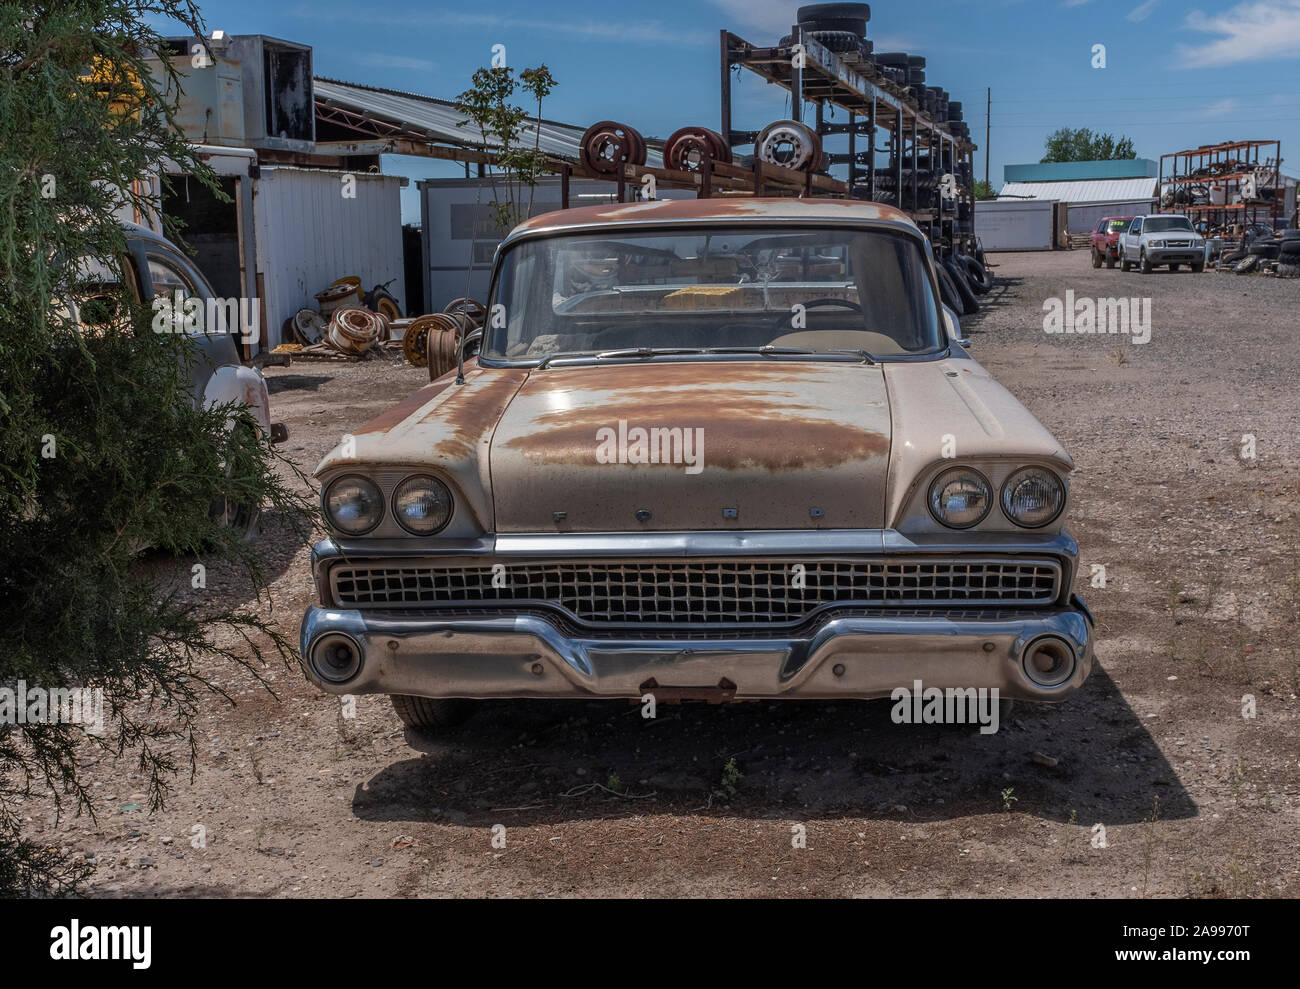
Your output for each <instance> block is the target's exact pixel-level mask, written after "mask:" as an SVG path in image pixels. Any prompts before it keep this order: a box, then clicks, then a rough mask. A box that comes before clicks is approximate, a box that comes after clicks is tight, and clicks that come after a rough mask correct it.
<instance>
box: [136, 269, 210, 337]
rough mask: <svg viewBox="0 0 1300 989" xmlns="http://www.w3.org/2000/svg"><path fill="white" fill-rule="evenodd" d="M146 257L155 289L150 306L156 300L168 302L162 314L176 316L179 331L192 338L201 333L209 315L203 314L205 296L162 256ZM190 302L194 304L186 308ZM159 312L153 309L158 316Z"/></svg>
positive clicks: (190, 280)
mask: <svg viewBox="0 0 1300 989" xmlns="http://www.w3.org/2000/svg"><path fill="white" fill-rule="evenodd" d="M145 257H146V259H147V260H148V262H149V281H150V282H151V283H152V285H153V299H151V300H150V302H151V304H152V303H154V301H155V300H162V301H164V302H166V304H167V307H166V308H165V309H164V310H163V311H164V312H168V311H170V312H171V313H173V315H174V317H175V319H176V320H177V327H178V329H183V330H184V332H186V333H191V334H195V333H202V332H203V331H204V323H203V320H204V316H205V315H206V314H205V313H204V311H203V302H204V300H203V293H202V292H201V291H200V290H199V287H198V286H197V285H195V284H194V280H193V279H192V278H190V276H189V274H188V273H187V272H186V271H185V270H184V269H183V268H181V267H180V266H179V265H177V264H176V263H175V262H173V261H171V260H170V259H169V258H166V257H163V256H162V255H161V254H148V255H146V256H145ZM188 299H194V300H195V303H194V304H186V300H188ZM160 308H161V307H160V306H158V305H154V313H155V315H157V314H158V312H159V309H160Z"/></svg>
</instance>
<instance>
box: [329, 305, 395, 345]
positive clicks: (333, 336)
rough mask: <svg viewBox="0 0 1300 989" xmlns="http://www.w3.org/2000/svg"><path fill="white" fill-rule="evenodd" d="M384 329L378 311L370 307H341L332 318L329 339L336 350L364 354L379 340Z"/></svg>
mask: <svg viewBox="0 0 1300 989" xmlns="http://www.w3.org/2000/svg"><path fill="white" fill-rule="evenodd" d="M382 330H383V324H382V320H381V319H380V317H379V315H378V313H372V312H371V311H370V310H369V309H340V310H338V311H337V312H336V313H335V314H334V316H333V318H332V319H331V320H330V328H329V337H328V339H329V342H330V343H331V344H332V345H333V346H334V348H335V349H336V350H341V351H343V352H344V353H348V354H363V353H365V352H366V351H367V350H369V349H370V348H371V347H373V346H374V345H375V343H376V342H377V341H378V340H379V334H380V333H381V332H382Z"/></svg>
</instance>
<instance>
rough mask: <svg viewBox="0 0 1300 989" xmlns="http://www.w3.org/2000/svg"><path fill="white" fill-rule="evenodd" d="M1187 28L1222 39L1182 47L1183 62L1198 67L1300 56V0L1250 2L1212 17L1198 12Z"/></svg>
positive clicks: (1189, 21)
mask: <svg viewBox="0 0 1300 989" xmlns="http://www.w3.org/2000/svg"><path fill="white" fill-rule="evenodd" d="M1185 26H1186V27H1187V28H1188V29H1190V30H1192V31H1200V32H1202V33H1204V34H1213V35H1218V36H1219V37H1217V38H1216V39H1215V40H1213V41H1208V42H1206V43H1205V44H1203V45H1193V46H1187V45H1184V46H1182V47H1181V49H1180V54H1179V58H1180V60H1182V61H1185V62H1188V63H1192V64H1194V65H1195V66H1196V67H1197V68H1205V67H1207V66H1223V65H1235V64H1237V63H1239V62H1257V61H1264V60H1266V59H1270V58H1287V57H1296V56H1300V0H1248V2H1246V3H1239V4H1237V6H1235V7H1233V8H1232V9H1230V10H1226V11H1223V12H1222V13H1217V14H1214V15H1209V16H1207V15H1206V14H1204V13H1202V12H1201V11H1199V10H1194V11H1192V12H1191V13H1190V14H1188V15H1187V20H1186V22H1185Z"/></svg>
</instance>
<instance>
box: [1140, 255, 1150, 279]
mask: <svg viewBox="0 0 1300 989" xmlns="http://www.w3.org/2000/svg"><path fill="white" fill-rule="evenodd" d="M1138 270H1140V271H1141V272H1142V274H1144V275H1149V274H1151V259H1150V258H1149V257H1147V252H1146V251H1145V250H1144V251H1143V252H1142V253H1141V254H1140V255H1138Z"/></svg>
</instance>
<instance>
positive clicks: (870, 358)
mask: <svg viewBox="0 0 1300 989" xmlns="http://www.w3.org/2000/svg"><path fill="white" fill-rule="evenodd" d="M825 353H827V354H853V355H855V356H857V357H861V358H862V363H863V364H879V363H880V361H879V359H878V358H877V357H876V355H875V354H872V353H868V352H867V351H865V350H827V351H825Z"/></svg>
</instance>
